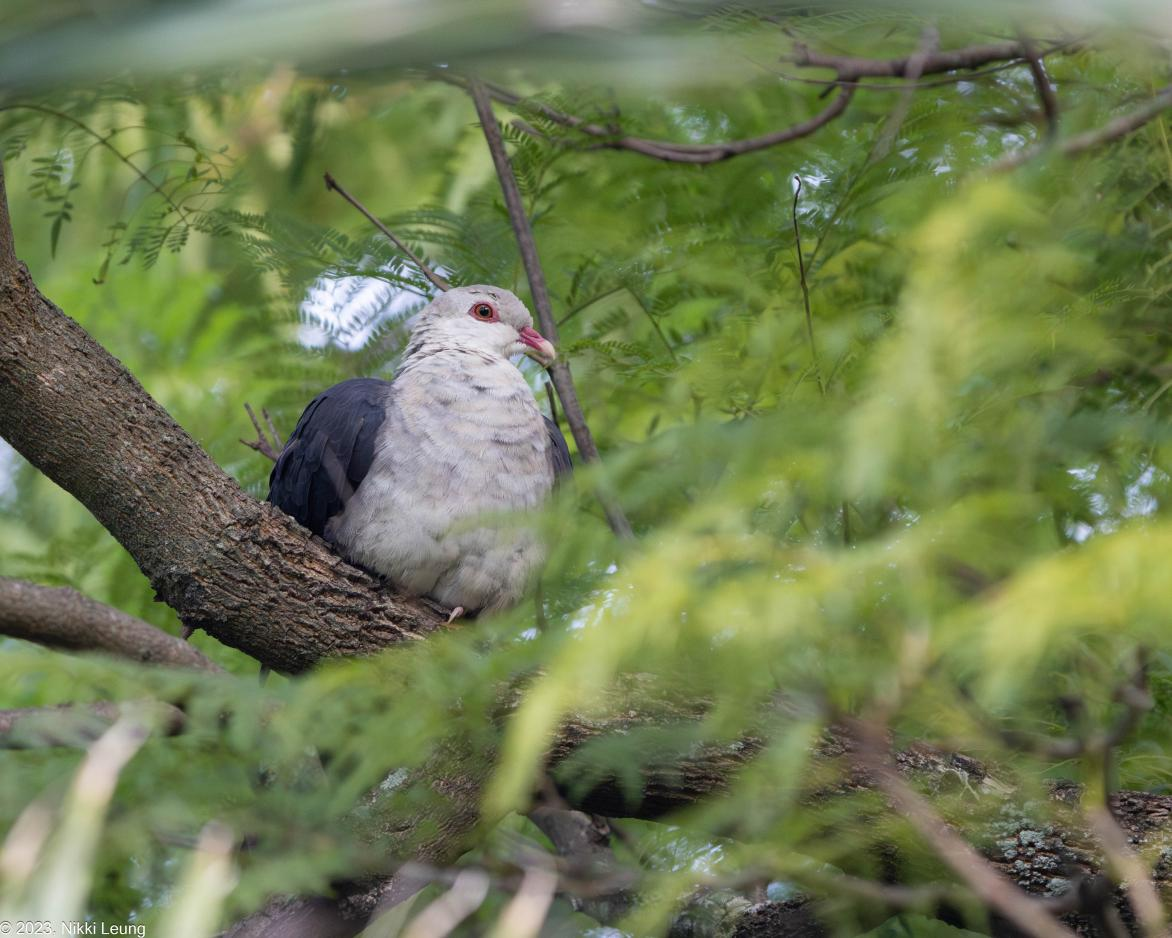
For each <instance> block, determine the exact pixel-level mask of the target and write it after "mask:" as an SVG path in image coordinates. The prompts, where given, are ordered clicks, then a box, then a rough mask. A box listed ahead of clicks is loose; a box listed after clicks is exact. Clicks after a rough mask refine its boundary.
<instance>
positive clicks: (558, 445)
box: [544, 417, 574, 479]
mask: <svg viewBox="0 0 1172 938" xmlns="http://www.w3.org/2000/svg"><path fill="white" fill-rule="evenodd" d="M544 420H545V432H546V434H547V435H548V436H549V458H550V462H552V463H553V477H554V479H560V478H562V476H568V475H569V474H570V473H572V472H573V471H574V464H573V463H572V462H570V447H569V446H567V445H566V438H565V437H564V436H562V431H561V430H560V429H559V428H558V425H557V424H556V423H554V422H553V421H552V420H550V419H549V418H548V417H545V418H544Z"/></svg>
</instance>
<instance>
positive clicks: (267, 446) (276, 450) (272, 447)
mask: <svg viewBox="0 0 1172 938" xmlns="http://www.w3.org/2000/svg"><path fill="white" fill-rule="evenodd" d="M244 409H245V410H246V411H248V419H249V420H251V421H252V426H253V428H254V429H255V430H256V439H255V440H245V439H241V441H240V442H241V443H243V444H244V445H245V446H247V447H248V448H249V449H254V450H256V451H257V452H258V453H260V454H261V455H262V456H265V457H267V458H268V459H271V460H272V461H273V462H276V461H277V457H278V456H280V455H281V449H282V447H283V444H282V443H281V436H280V434H278V433H277V428H276V426H275V425H274V424H273V418H272V417H271V416H270V415H269V412H268V411H267V410H265V409H264V408H263V407H262V408H261V411H260V412H261V415H262V416H263V417H264V418H265V423H267V424H268V433H266V432H265V428H264V427H262V426H261V423H260V421H259V420H257V419H256V414H255V413H254V412H253V409H252V405H251V404H249V403H248V402H247V401H246V402H245V404H244ZM269 434H271V437H270V435H269Z"/></svg>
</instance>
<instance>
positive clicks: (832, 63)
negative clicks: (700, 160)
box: [781, 39, 1085, 82]
mask: <svg viewBox="0 0 1172 938" xmlns="http://www.w3.org/2000/svg"><path fill="white" fill-rule="evenodd" d="M1084 42H1085V40H1083V39H1078V40H1072V41H1070V42H1067V43H1062V44H1061V45H1060V46H1059V47H1055V48H1054V49H1051V50H1047V54H1048V53H1049V52H1051V51H1058V49H1059V48H1061V49H1063V50H1073V49H1078V48H1081V47H1082V45H1083V43H1084ZM918 55H919V53H912V54H911V55H908V56H904V57H902V58H894V59H865V58H858V57H856V56H851V55H833V54H829V53H825V52H815V51H813V50H811V49H810V48H809V47H808V46H806V45H805V44H803V43H796V44H795V45H794V51H793V53H792V54H790V55H786V56H782V58H781V60H782V61H783V62H788V63H790V64H791V65H797V66H800V67H802V68H828V69H831V70H832V71H834V72H835V76H836V79H837V81H839V82H857V81H859V80H860V79H863V78H911V77H912V76H911V75H910V74H909V73H910V71H911V69H912V68H913V66H914V65H916V59H917V57H918ZM1025 58H1027V52H1026V49H1025V47H1024V45H1023V44H1022V43H1021V42H996V43H988V44H984V45H976V46H966V47H965V48H963V49H944V50H940V51H937V52H932V53H931V54H929V55H926V56H924V57H923V59H922V61H921V62H919V64H918V73H919V74H918V75H916V76H915V77H916V78H919V77H920V76H922V75H938V74H940V73H942V72H955V71H958V70H963V69H972V68H980V67H981V66H983V65H989V64H990V63H992V62H1004V61H1006V60H1015V61H1016V60H1022V59H1025Z"/></svg>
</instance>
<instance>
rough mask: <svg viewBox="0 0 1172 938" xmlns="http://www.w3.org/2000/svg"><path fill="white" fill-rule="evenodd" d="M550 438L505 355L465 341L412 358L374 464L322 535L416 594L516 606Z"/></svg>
mask: <svg viewBox="0 0 1172 938" xmlns="http://www.w3.org/2000/svg"><path fill="white" fill-rule="evenodd" d="M548 446H549V442H548V437H547V434H546V431H545V426H544V423H543V420H542V416H541V412H540V411H539V410H538V408H537V402H536V401H535V400H534V398H533V393H532V391H530V389H529V386H528V385H527V384H526V383H525V379H524V377H523V376H522V375H521V373H520V372H519V371H518V370H517V369H516V368H515V367H514V366H513V365H512V364H510V363H509V362H508V361H505V360H503V359H494V358H491V357H487V356H483V355H480V354H477V353H470V352H465V351H459V350H451V351H446V352H441V353H437V354H433V355H428V356H427V357H426V358H423V359H421V360H419V361H412V360H409V362H408V365H407V366H406V367H405V368H404V370H403V372H402V373H401V374H400V375H399V376H398V377H397V378H396V379H395V381H394V383H393V385H392V386H391V388H390V390H389V392H388V401H387V412H386V419H385V421H384V423H383V425H382V427H381V428H380V435H379V444H378V448H377V450H376V453H375V458H374V463H373V464H372V466H371V469H370V472H369V473H368V474H367V476H366V478H365V479H363V481H362V483H361V485H359V487H358V490H357V491H356V492H355V493H354V496H353V497H352V498H351V499H350V501H349V502H348V504H347V505H346V508H345V510H344V511H343V512H342V513H341V514H340V515H337V516H335V517H334V518H333V519H331V520H330V522H329V525H328V526H327V528H326V535H327V537H329V538H330V539H331V540H333V541H334V542H335V543H336V544H337V545H338V546H339V547H340V548H341V549H342V550H343V551H344V552H345V553H346V554H347V555H348V556H349V557H351V558H352V559H353V560H355V561H356V562H358V563H360V564H362V565H363V566H365V567H368V568H370V569H372V570H375V571H377V572H378V573H381V574H382V575H384V576H386V577H387V578H389V579H390V580H391V581H392V582H393V583H394V584H395V585H396V586H397V587H399V588H400V589H402V590H405V591H407V592H409V593H413V594H415V595H421V596H430V597H432V598H433V599H435V600H436V601H437V602H441V603H443V604H444V605H446V606H463V607H464V608H465V609H466V610H468V611H470V612H471V611H474V610H494V609H501V608H505V607H507V606H510V605H512V604H514V603H516V602H517V601H518V600H519V599H520V598H521V596H522V595H523V594H524V592H525V590H526V588H527V586H528V584H529V582H530V580H531V579H532V577H533V575H534V573H535V572H536V568H537V567H538V565H539V564H540V563H541V561H542V559H543V552H542V549H541V546H540V543H539V541H538V539H537V538H536V536H535V535H534V533H533V532H532V531H531V530H528V529H526V528H525V527H524V526H523V525H519V524H518V523H517V521H518V519H517V518H516V516H515V513H516V512H518V511H519V510H523V509H527V508H534V507H536V506H537V505H539V504H540V503H541V502H542V501H543V500H544V499H545V497H546V496H547V495H548V494H549V491H550V489H551V488H552V487H553V470H552V467H551V463H550V459H549V454H548V452H547V449H548Z"/></svg>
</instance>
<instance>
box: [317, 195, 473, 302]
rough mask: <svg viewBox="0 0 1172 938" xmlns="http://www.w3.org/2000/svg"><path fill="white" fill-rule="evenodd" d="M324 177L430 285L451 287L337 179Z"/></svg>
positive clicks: (442, 287) (444, 287)
mask: <svg viewBox="0 0 1172 938" xmlns="http://www.w3.org/2000/svg"><path fill="white" fill-rule="evenodd" d="M324 179H325V182H326V188H327V189H329V190H331V191H333V192H336V193H338V195H340V196H341V197H342V198H343V199H345V200H346V201H347V202H349V203H350V204H351V205H353V206H354V207H355V208H356V209H358V211H360V212H361V213H362V214H363V215H364V216H365V217H366V219H367V221H369V222H370V223H371V224H372V225H374V226H375V227H376V228H377V229H378V230H379V231H381V232H382V233H383V234H384V235H385V236H386V238H387V240H388V241H390V242H391V244H393V245H394V246H395V247H397V248H398V249H399V250H400V251H402V252H403V253H404V254H406V255H407V258H408V260H410V261H411V263H412V264H414V265H415V266H416V267H417V268H419V272H420V273H422V274H423V276H425V277H426V278H427V279H428V280H430V281H431V283H432V286H434V287H436V289H439V290H443V291H447V290H450V289H451V288H452V285H451V284H450V283H448V282H447V281H446V280H444V278H443V277H441V276H440V275H439V274H437V273H436V272H435V271H434V270H432V269H431V268H430V267H429V266H428V265H427V264H426V263H425V262H424V261H423V259H422V258H420V257H419V256H417V255H416V254H415V252H414V251H412V250H411V248H409V247H407V245H406V244H405V243H404V242H403V241H401V240H399V238H398V237H397V236H396V235H395V233H394V232H393V231H391V229H390V228H388V227H387V226H386V225H384V224H383V223H382V222H381V221H379V220H378V218H377V217H376V216H375V215H374V214H373V213H372V212H371V211H370V210H369V209H368V208H367V207H366V206H365V205H363V204H362V203H361V202H359V201H358V200H357V199H356V198H354V196H352V195H351V194H350V193H349V192H347V191H346V190H345V189H344V188H343V187H342V186H341V185H339V183H338V180H336V179H335V178H334V177H333V176H331V175H330V174H329V173H326V174H325V176H324Z"/></svg>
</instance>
